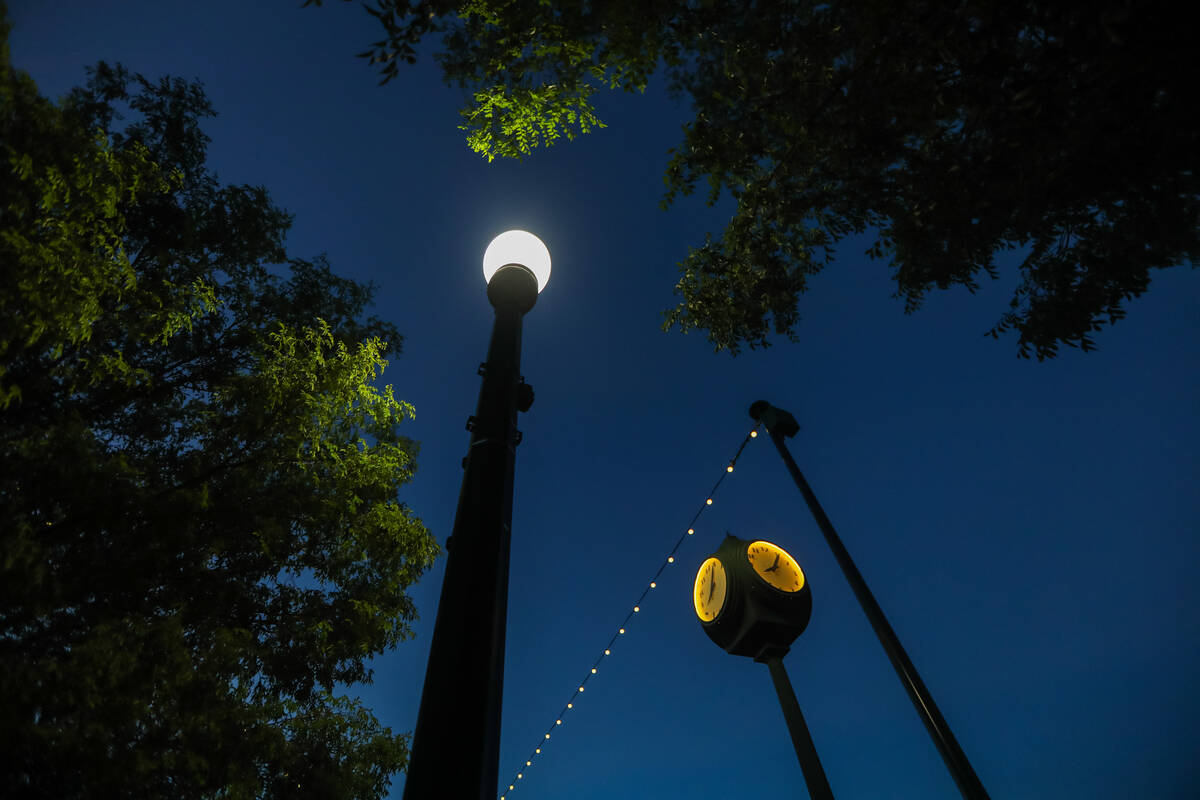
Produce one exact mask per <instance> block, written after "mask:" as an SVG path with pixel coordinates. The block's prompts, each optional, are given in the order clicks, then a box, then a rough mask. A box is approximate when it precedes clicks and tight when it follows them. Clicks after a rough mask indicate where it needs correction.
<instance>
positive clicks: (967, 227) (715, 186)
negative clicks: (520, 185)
mask: <svg viewBox="0 0 1200 800" xmlns="http://www.w3.org/2000/svg"><path fill="white" fill-rule="evenodd" d="M309 2H314V0H309ZM315 2H317V4H319V3H320V0H315ZM1183 8H1184V7H1183V6H1180V5H1178V4H1175V3H1166V2H1155V1H1153V0H1152V1H1151V2H1143V3H1131V2H1128V0H1088V1H1087V2H1083V1H1081V0H1066V1H1065V2H1063V1H1062V0H1054V1H1053V2H1051V1H1050V0H1012V1H1010V0H958V1H957V2H940V1H938V2H935V1H934V0H924V1H923V2H909V3H889V2H846V1H845V0H832V2H813V1H809V0H804V1H800V0H797V1H795V2H784V1H783V0H772V2H744V3H733V2H697V0H614V1H613V2H586V1H585V0H548V1H546V0H471V2H465V1H461V2H460V1H458V0H377V3H376V6H375V7H368V9H367V10H368V11H369V12H370V13H372V14H373V15H374V16H375V17H377V18H378V19H379V20H380V22H381V23H382V26H383V28H384V31H385V38H384V39H382V40H380V41H378V42H376V43H374V44H373V45H372V46H371V47H370V49H368V50H367V51H366V52H364V53H362V54H361V55H362V56H363V57H365V58H367V59H369V60H370V61H371V63H373V64H377V65H379V67H380V69H381V70H382V73H383V76H384V81H385V82H386V81H387V80H390V79H391V78H393V77H395V76H396V75H397V74H398V73H397V67H398V64H399V62H401V61H410V62H411V61H413V60H414V59H415V57H416V50H415V47H416V45H417V43H418V42H419V41H420V40H421V39H422V38H423V37H424V36H425V35H427V34H429V33H431V32H435V31H442V32H444V33H445V37H444V40H443V44H444V48H443V51H442V52H441V53H440V54H439V55H438V59H439V60H440V62H441V64H442V66H443V68H444V71H445V75H446V77H447V79H448V80H449V81H451V82H453V83H455V84H458V85H460V86H462V87H464V88H466V89H468V90H469V91H470V92H471V93H472V95H471V96H472V100H471V101H470V103H469V105H468V106H467V107H466V108H465V109H464V110H463V112H462V113H463V116H464V119H465V123H464V125H463V126H462V127H463V129H464V130H466V131H467V133H468V142H469V144H470V146H471V147H472V148H473V149H475V150H476V151H478V152H480V153H481V154H483V155H485V156H486V157H487V158H488V159H489V160H490V159H492V158H494V157H496V156H505V157H516V158H519V157H521V156H523V155H525V154H528V153H529V152H530V151H531V150H532V149H533V148H535V147H537V146H539V145H549V144H551V143H553V142H555V140H557V139H559V138H560V137H561V136H563V135H565V136H566V137H567V138H568V139H570V138H573V137H574V136H575V135H576V134H578V133H586V132H588V131H589V130H592V129H594V128H596V127H603V123H602V122H601V121H600V120H599V119H598V117H597V116H596V113H595V111H594V109H593V106H592V95H593V94H594V93H595V92H596V90H597V89H599V88H621V89H624V90H627V91H632V90H642V89H644V88H645V86H646V85H647V82H648V81H649V80H650V78H651V76H652V75H655V74H657V75H659V76H661V77H662V78H663V79H664V80H666V81H668V82H669V84H670V86H671V87H672V88H673V89H674V90H675V91H677V92H681V93H683V94H685V95H687V96H689V97H690V99H691V101H692V106H693V109H694V111H695V117H694V118H693V119H692V120H691V121H690V122H688V123H687V124H686V125H685V126H684V132H683V142H682V143H681V144H680V146H679V147H678V148H677V149H675V150H674V151H673V155H672V157H671V160H670V162H669V165H668V167H667V171H666V182H667V187H668V188H667V192H666V195H665V197H664V199H663V204H664V205H667V204H670V203H671V202H672V201H673V200H674V199H675V198H676V197H678V196H680V195H686V194H689V193H691V192H692V191H693V190H694V189H695V188H696V186H697V185H703V186H705V187H706V188H707V191H708V193H709V200H710V202H715V201H716V200H717V198H718V197H720V196H721V195H722V194H723V193H728V195H729V196H731V197H732V198H733V200H734V201H735V202H736V210H735V212H734V215H733V218H732V219H731V220H730V222H729V224H728V226H727V227H726V228H725V230H724V231H722V232H720V234H719V235H717V236H715V237H714V236H710V237H708V238H707V239H706V241H705V242H704V243H703V244H701V245H700V246H698V247H696V248H694V249H692V250H691V251H690V252H689V254H688V255H687V257H686V259H685V260H684V261H683V262H682V263H681V264H680V267H681V272H682V277H681V279H680V281H679V283H678V285H677V287H676V291H677V293H678V294H680V295H681V296H682V301H681V302H680V303H679V305H678V306H677V307H676V308H674V309H673V310H670V311H669V312H667V314H666V324H665V325H664V327H668V328H669V327H671V326H673V325H677V326H679V327H680V328H681V329H682V330H684V331H687V330H689V329H692V328H701V329H705V330H707V333H708V336H709V339H710V340H711V341H712V343H713V344H714V345H715V346H716V348H717V349H718V350H720V349H728V350H730V351H732V352H735V353H736V352H737V350H738V349H739V347H741V346H743V345H748V346H750V347H756V346H765V345H767V344H768V343H769V339H770V336H771V333H772V329H773V330H774V332H775V333H776V334H782V335H789V336H792V337H793V338H794V327H795V324H796V322H797V320H798V318H799V312H798V297H799V295H800V294H801V293H803V292H804V291H805V290H806V288H807V281H808V278H809V277H810V276H811V275H813V274H815V273H816V272H818V271H819V270H820V269H822V267H823V266H825V265H826V264H828V263H829V262H830V259H831V254H832V251H833V248H834V247H835V246H836V245H837V244H838V243H839V242H840V241H842V240H843V239H844V238H846V237H847V236H849V235H853V234H862V233H870V234H872V235H873V236H874V240H873V243H871V244H870V246H869V248H868V250H867V252H868V253H869V254H870V255H871V256H872V257H873V258H876V259H882V260H886V261H887V262H889V263H890V265H891V269H892V274H893V276H894V278H895V281H896V286H897V294H898V296H900V297H902V298H903V299H904V301H905V304H906V309H907V310H909V311H912V310H914V309H916V308H917V307H918V306H919V305H920V304H921V301H922V299H923V298H924V296H925V295H926V293H927V292H929V291H930V290H931V289H933V288H935V287H936V288H938V289H946V288H949V287H952V286H964V287H966V288H967V289H969V290H971V291H975V290H976V289H977V288H978V286H979V283H978V281H979V279H980V275H981V273H984V274H987V275H989V276H991V277H992V278H996V277H999V275H998V271H997V267H996V261H995V259H996V256H997V254H999V253H1002V252H1004V251H1010V250H1015V251H1017V254H1018V256H1019V257H1020V259H1021V261H1020V267H1019V278H1018V277H1017V276H1013V280H1014V282H1015V283H1016V284H1017V286H1016V290H1015V292H1014V294H1013V298H1012V302H1011V306H1010V308H1009V309H1008V310H1007V311H1005V312H1004V313H1003V314H1002V315H1001V316H1000V318H999V320H998V322H997V323H996V324H995V325H994V327H992V329H991V330H990V333H991V334H992V335H993V336H998V335H999V334H1000V333H1002V332H1004V331H1006V330H1010V329H1011V330H1014V331H1016V332H1017V334H1018V348H1019V353H1020V354H1021V355H1023V356H1028V355H1031V354H1033V355H1036V356H1037V357H1038V358H1039V359H1040V358H1045V357H1048V356H1053V355H1054V354H1055V353H1056V352H1057V349H1058V347H1059V346H1060V345H1061V344H1063V343H1065V344H1068V345H1072V346H1078V347H1082V348H1083V349H1085V350H1087V349H1091V348H1092V347H1093V346H1094V345H1093V340H1092V336H1091V334H1092V333H1093V332H1094V331H1096V330H1098V329H1100V328H1101V327H1102V325H1103V324H1104V323H1105V322H1113V321H1115V320H1117V319H1119V318H1121V317H1122V316H1123V315H1124V313H1125V303H1126V301H1128V300H1129V299H1131V298H1133V297H1135V296H1138V295H1140V294H1141V293H1142V292H1144V291H1145V290H1146V288H1147V286H1148V285H1149V282H1150V276H1151V270H1153V269H1158V268H1163V267H1169V266H1173V265H1178V264H1181V263H1183V262H1185V261H1191V263H1192V264H1193V266H1194V265H1195V263H1196V261H1197V259H1198V258H1200V238H1198V222H1197V221H1198V218H1200V199H1198V195H1200V183H1198V181H1200V177H1198V172H1200V170H1198V167H1200V134H1198V129H1197V126H1196V125H1195V123H1194V121H1193V120H1192V117H1193V116H1194V110H1195V108H1196V107H1197V101H1198V100H1200V91H1198V90H1197V84H1196V81H1195V80H1194V79H1193V73H1194V60H1195V59H1194V55H1193V54H1194V50H1195V45H1194V42H1193V41H1192V40H1193V37H1192V35H1191V26H1190V25H1188V24H1187V23H1186V21H1185V19H1184V17H1183V16H1181V15H1183Z"/></svg>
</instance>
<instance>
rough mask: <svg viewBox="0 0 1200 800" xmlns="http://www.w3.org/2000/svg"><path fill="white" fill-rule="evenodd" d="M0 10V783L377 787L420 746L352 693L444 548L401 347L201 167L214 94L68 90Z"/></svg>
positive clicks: (326, 790) (369, 792) (254, 202)
mask: <svg viewBox="0 0 1200 800" xmlns="http://www.w3.org/2000/svg"><path fill="white" fill-rule="evenodd" d="M3 11H4V9H3V7H2V6H0V27H2V28H3V30H0V48H2V49H0V175H2V176H3V178H2V179H0V398H2V399H0V795H3V796H4V797H12V798H16V797H52V798H76V797H104V798H108V797H270V798H278V797H347V798H348V797H356V798H357V797H379V796H382V795H383V794H384V793H385V792H386V788H387V786H388V783H389V777H390V775H392V774H393V773H395V772H396V771H397V770H398V769H400V768H402V767H403V765H404V764H405V762H406V759H407V752H408V748H407V736H406V735H397V734H393V733H392V731H391V730H389V729H388V728H386V727H384V726H382V725H381V724H380V723H379V722H378V720H376V719H375V717H374V716H372V714H371V713H370V712H369V711H368V710H367V709H365V708H364V707H363V706H362V705H361V703H360V702H359V701H358V700H357V699H354V698H351V697H349V696H347V695H346V694H345V693H344V690H339V688H338V687H339V685H341V686H346V685H351V684H356V683H362V682H365V681H369V680H370V671H369V670H368V668H367V659H369V658H370V657H371V656H373V655H375V654H378V653H381V652H383V651H384V650H385V649H387V648H390V647H392V646H393V645H395V644H396V643H398V642H399V641H401V640H402V639H404V638H406V637H408V636H411V629H410V626H409V623H410V622H411V620H412V619H413V618H414V616H415V610H414V607H413V603H412V600H411V599H410V597H409V596H408V594H407V593H406V589H407V587H408V586H409V585H410V584H411V583H412V582H413V581H415V580H416V579H417V578H418V576H419V575H420V574H421V573H422V572H423V570H425V569H426V568H427V567H428V566H429V564H430V563H431V561H432V560H433V558H434V556H435V555H436V551H437V546H436V544H435V542H434V540H433V539H432V537H431V536H430V534H429V533H428V531H427V530H426V529H425V527H424V526H423V525H422V524H421V522H420V520H419V519H418V518H417V517H416V516H414V514H413V513H412V512H411V510H410V509H409V508H408V507H407V506H406V505H405V504H404V503H402V502H400V501H399V498H398V487H399V486H400V485H402V484H404V483H406V482H407V481H409V480H410V479H411V477H412V475H413V471H414V469H415V461H414V459H415V456H416V452H417V448H416V445H415V444H414V443H413V442H412V441H410V440H408V439H407V438H405V437H404V436H401V435H399V433H398V432H397V426H398V425H399V423H400V422H401V421H402V420H403V419H404V418H405V417H407V416H411V414H412V408H411V406H409V405H408V404H406V403H404V402H401V401H399V400H397V399H396V398H395V397H394V396H393V394H392V387H391V386H386V387H384V388H379V387H378V385H377V384H376V378H377V377H378V376H379V375H380V374H381V372H382V370H383V368H384V366H385V365H386V363H387V362H386V361H385V360H384V357H385V355H386V354H387V353H388V352H389V345H388V343H390V344H391V346H392V349H396V348H397V346H398V345H399V343H400V337H399V335H398V333H397V332H396V330H395V328H394V326H392V325H391V324H388V323H385V322H381V321H379V320H378V319H375V318H371V319H367V320H363V319H362V315H363V310H364V308H365V306H366V305H367V304H368V303H369V302H370V299H371V294H372V289H371V287H369V286H362V285H359V284H357V283H354V282H352V281H349V280H346V279H343V278H339V277H337V276H335V275H334V274H333V273H332V272H331V271H330V269H329V266H328V265H327V264H326V263H325V261H324V259H321V258H319V259H316V260H313V261H304V260H298V259H291V260H288V258H287V256H286V253H285V251H284V247H283V240H284V234H285V232H286V231H287V229H288V227H289V226H290V223H291V220H290V218H289V217H288V215H287V214H285V213H284V212H283V211H281V210H280V209H278V208H277V207H275V206H274V205H272V204H271V202H270V199H269V198H268V195H267V192H266V191H265V190H264V189H262V188H260V187H253V186H227V185H221V184H220V183H219V182H218V181H217V179H216V177H215V176H214V175H213V174H212V173H211V172H210V171H209V170H208V169H207V168H206V166H205V147H206V144H207V142H208V139H207V137H206V136H205V135H204V134H203V133H202V131H201V128H200V120H202V119H203V118H204V117H206V116H212V113H213V112H212V109H211V108H210V106H209V104H208V101H207V100H206V98H205V96H204V93H203V91H202V89H201V87H200V86H199V85H198V84H194V83H186V82H184V81H181V80H172V79H164V80H161V81H158V82H151V81H149V80H147V79H145V78H143V77H142V76H140V75H130V74H129V73H128V72H127V71H126V70H125V69H123V68H121V67H111V66H108V65H106V64H103V63H101V64H100V65H99V66H98V67H96V68H95V69H94V70H92V71H91V79H90V81H89V82H88V85H87V87H86V88H84V89H77V90H75V91H74V92H72V93H71V94H70V96H69V97H67V98H66V99H65V101H63V102H62V103H59V104H55V103H52V102H50V101H48V100H46V99H45V98H43V97H41V96H40V95H39V94H38V91H37V88H36V86H35V85H34V83H33V81H32V80H31V79H30V78H29V77H28V76H27V75H25V74H23V73H21V72H19V71H16V70H14V69H13V68H12V67H11V66H10V64H9V55H8V47H7V32H8V31H7V25H6V23H5V20H4V15H3ZM122 110H123V111H125V112H126V113H128V114H130V117H131V121H130V123H129V124H128V125H126V126H125V127H124V129H123V130H117V129H116V128H115V127H114V121H115V120H116V119H118V118H119V116H120V115H119V112H120V111H122ZM285 263H286V266H284V264H285Z"/></svg>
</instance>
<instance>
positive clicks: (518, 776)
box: [517, 772, 525, 780]
mask: <svg viewBox="0 0 1200 800" xmlns="http://www.w3.org/2000/svg"><path fill="white" fill-rule="evenodd" d="M524 777H525V776H524V775H522V774H521V773H519V772H518V773H517V780H521V778H524Z"/></svg>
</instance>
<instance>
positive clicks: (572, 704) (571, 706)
mask: <svg viewBox="0 0 1200 800" xmlns="http://www.w3.org/2000/svg"><path fill="white" fill-rule="evenodd" d="M574 707H575V704H574V703H567V708H574Z"/></svg>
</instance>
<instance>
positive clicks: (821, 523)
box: [750, 400, 988, 800]
mask: <svg viewBox="0 0 1200 800" xmlns="http://www.w3.org/2000/svg"><path fill="white" fill-rule="evenodd" d="M750 416H751V417H752V418H753V419H755V420H758V421H761V422H762V423H763V424H764V425H765V426H766V428H767V433H769V434H770V435H771V441H772V442H774V443H775V449H776V450H778V451H779V455H780V456H782V458H783V463H784V465H785V466H787V469H788V472H789V473H790V474H791V476H792V480H793V481H795V483H796V487H797V488H798V489H799V490H800V494H801V495H803V496H804V501H805V502H806V503H807V504H808V509H809V511H811V512H812V515H813V518H814V519H815V520H816V521H817V527H819V528H820V529H821V533H822V534H824V536H825V542H826V543H827V544H828V545H829V549H830V550H832V551H833V556H834V558H836V559H837V562H838V566H840V567H841V568H842V573H843V574H844V575H845V576H846V580H847V581H848V582H849V583H850V588H851V589H853V590H854V596H855V597H857V598H858V603H859V605H860V606H862V610H863V612H864V613H865V614H866V615H867V619H868V620H869V621H870V623H871V627H872V628H874V629H875V635H876V636H877V637H878V638H879V643H880V644H882V645H883V649H884V652H886V653H887V657H888V659H889V660H890V661H891V662H892V666H893V667H894V668H895V670H896V675H898V676H899V677H900V682H901V683H902V684H904V689H905V691H907V692H908V696H909V698H910V699H911V700H912V703H913V705H914V706H916V709H917V713H918V714H919V715H920V717H921V721H922V722H924V723H925V729H926V730H927V731H929V736H930V738H931V739H933V743H934V745H936V746H937V749H938V752H939V753H940V754H941V756H942V760H943V761H944V762H946V767H947V768H948V769H949V770H950V774H951V776H953V778H954V782H955V783H956V784H957V785H958V791H959V793H960V794H962V796H963V797H964V798H966V799H967V800H988V793H987V790H986V789H984V788H983V783H982V782H981V781H980V780H979V776H978V775H976V774H975V770H974V769H972V767H971V762H970V761H968V760H967V754H966V753H964V752H963V749H962V747H960V746H959V744H958V740H957V739H955V738H954V734H953V733H952V732H951V731H950V725H949V724H947V722H946V719H945V717H943V716H942V712H941V710H940V709H938V707H937V703H935V702H934V701H933V695H931V694H930V693H929V689H927V688H925V682H924V681H922V680H921V676H920V674H918V673H917V668H916V667H915V666H913V663H912V661H911V660H910V659H909V657H908V653H906V652H905V651H904V647H903V645H901V644H900V637H898V636H896V632H895V631H894V630H892V626H891V625H890V624H889V623H888V621H887V617H885V616H884V615H883V609H881V608H880V607H879V603H877V602H876V601H875V596H874V595H873V594H871V590H870V589H869V588H867V582H866V581H865V580H863V576H862V573H860V572H859V571H858V567H857V566H855V564H854V561H853V560H852V559H851V558H850V553H849V551H847V550H846V547H845V545H843V544H842V540H841V538H840V537H838V535H837V531H836V530H834V527H833V523H832V522H830V521H829V517H827V516H826V515H825V509H823V508H821V504H820V503H819V502H818V501H817V496H816V495H815V494H814V493H813V490H812V488H811V487H810V486H809V485H808V481H806V480H805V479H804V475H803V474H802V473H801V472H800V468H799V467H798V466H796V461H795V460H794V459H793V458H792V454H791V452H790V451H789V450H788V448H787V444H786V443H785V442H784V441H783V438H784V437H785V436H795V435H796V432H797V431H799V430H800V426H799V425H798V424H796V418H795V417H793V416H792V415H791V414H789V413H788V412H786V411H784V410H782V409H779V408H775V407H774V406H772V405H771V404H770V403H768V402H767V401H766V400H759V401H758V402H756V403H754V404H753V405H752V406H750Z"/></svg>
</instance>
